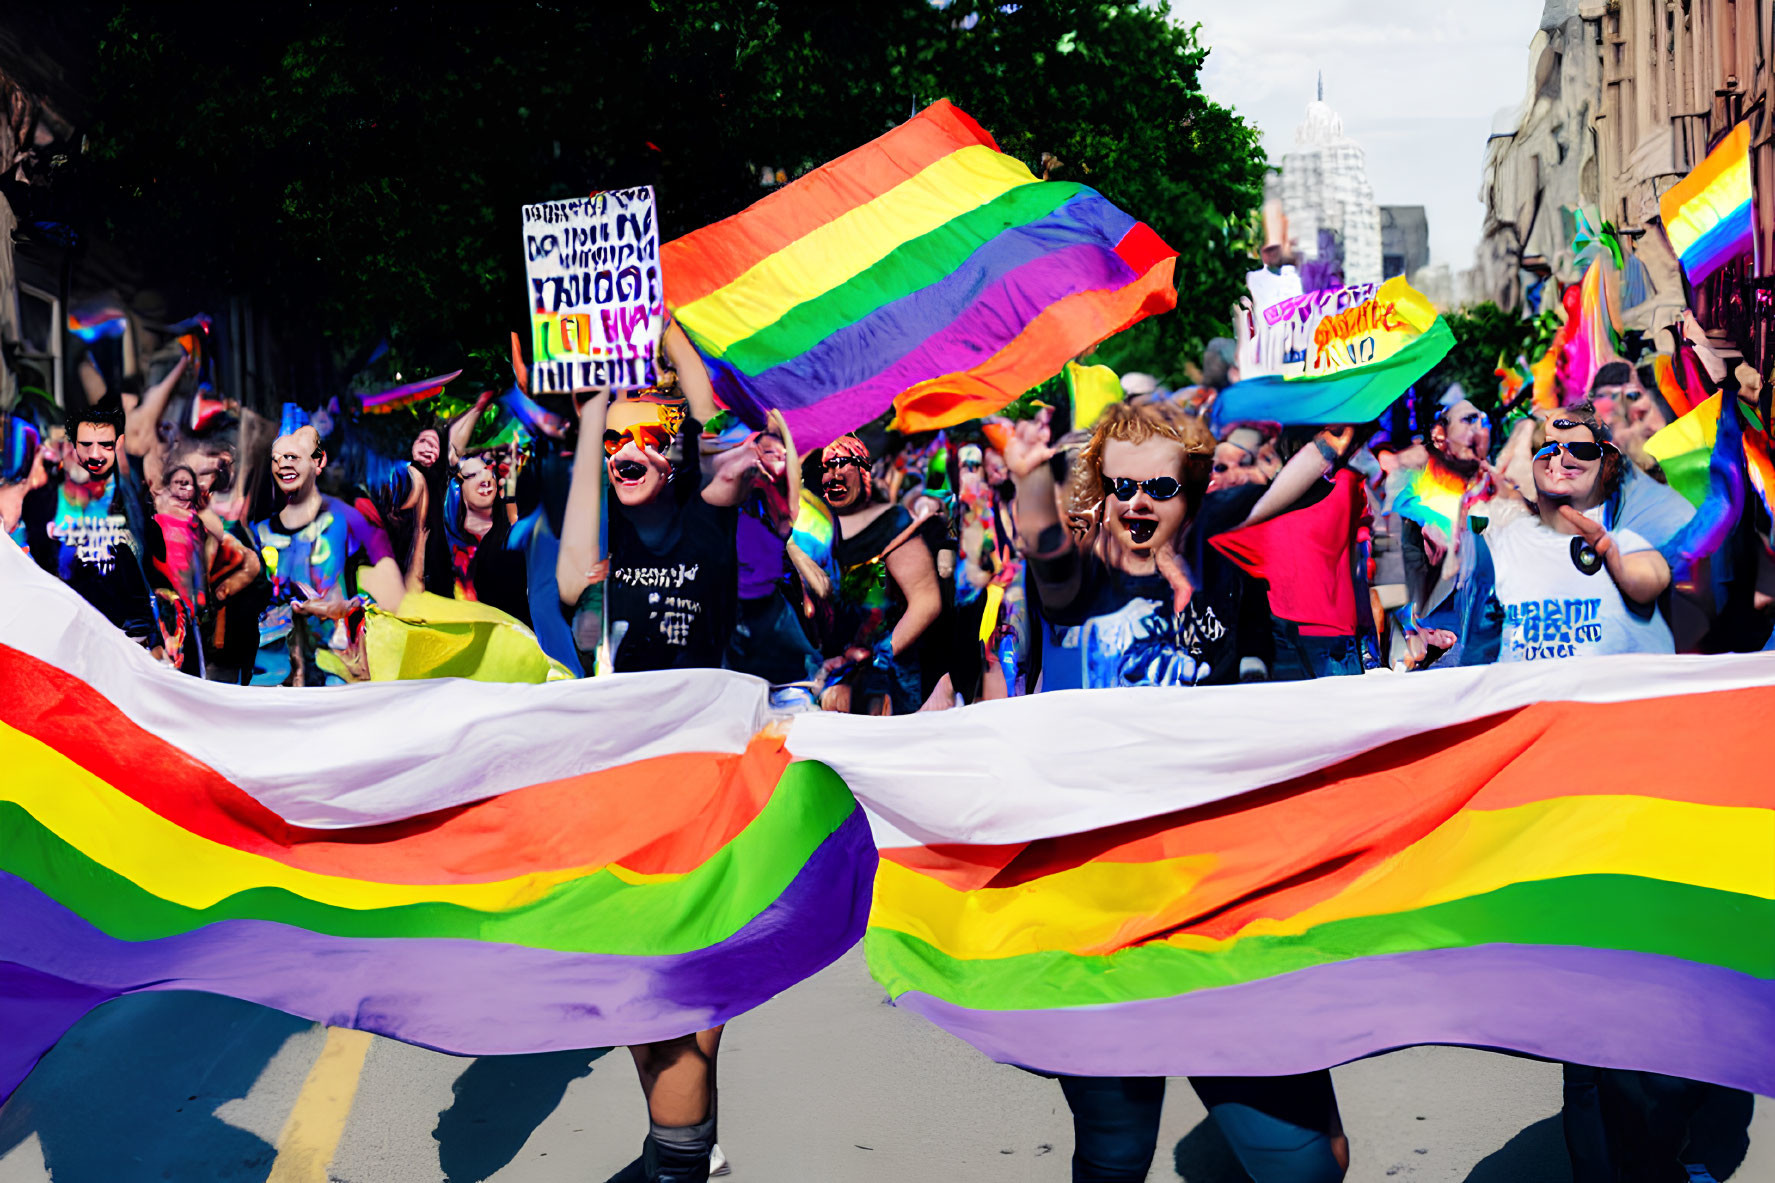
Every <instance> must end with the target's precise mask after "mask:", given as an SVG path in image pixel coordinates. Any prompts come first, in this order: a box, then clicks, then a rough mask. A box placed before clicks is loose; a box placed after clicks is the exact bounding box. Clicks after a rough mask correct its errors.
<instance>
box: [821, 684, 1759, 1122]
mask: <svg viewBox="0 0 1775 1183" xmlns="http://www.w3.org/2000/svg"><path fill="white" fill-rule="evenodd" d="M1772 710H1775V653H1770V654H1748V655H1737V656H1729V657H1717V658H1716V657H1705V658H1702V657H1619V658H1597V659H1590V660H1581V661H1573V662H1562V663H1545V662H1542V663H1535V664H1534V665H1533V666H1532V667H1531V666H1523V665H1516V666H1505V665H1500V666H1492V667H1488V668H1477V669H1460V670H1448V671H1440V672H1438V671H1432V672H1429V673H1425V674H1418V675H1413V676H1411V677H1409V678H1399V677H1393V678H1344V679H1337V680H1336V685H1331V684H1329V683H1326V682H1318V683H1311V682H1297V683H1285V684H1273V685H1260V686H1245V687H1210V688H1195V689H1140V690H1108V691H1081V692H1071V693H1065V694H1043V695H1034V696H1031V697H1028V698H1020V699H1013V700H1010V701H1008V702H989V703H983V704H979V705H977V706H973V707H969V708H968V709H967V711H966V712H960V713H959V714H963V715H965V716H966V717H965V718H954V719H950V718H944V717H942V716H937V717H935V718H933V717H931V716H920V717H919V719H920V722H921V723H923V722H924V720H927V719H929V720H931V721H930V722H929V723H928V724H926V725H924V726H922V727H920V726H917V725H914V724H911V723H908V724H905V725H901V726H898V727H897V728H894V729H891V730H890V729H877V733H876V734H870V733H869V732H868V731H867V730H866V729H865V728H863V727H861V726H859V725H858V724H857V723H855V722H853V721H851V720H848V719H839V718H837V717H835V716H830V715H827V716H821V717H803V718H801V719H798V720H797V722H796V725H795V730H794V732H793V733H792V735H791V742H792V744H793V745H794V747H795V750H796V751H797V753H798V754H801V755H804V756H816V757H822V758H825V759H827V760H829V761H832V762H833V763H834V767H836V768H838V769H839V771H840V772H842V773H843V775H844V776H845V779H846V780H847V782H848V783H850V785H851V787H852V789H853V790H854V791H855V792H856V793H857V795H858V797H859V798H860V799H862V800H864V801H866V802H868V804H869V807H870V809H871V810H872V811H873V813H874V816H873V819H872V820H873V822H874V825H875V832H876V841H877V843H878V844H879V845H880V847H881V848H882V849H881V853H882V862H881V866H880V868H879V870H878V872H877V876H876V883H875V905H874V908H873V910H872V912H871V914H870V919H869V932H868V935H867V936H866V937H865V938H864V942H865V948H866V950H867V952H868V957H869V964H870V967H871V969H872V970H873V972H874V974H875V976H876V978H877V980H878V981H879V982H880V983H881V984H882V985H883V986H884V987H885V988H886V989H887V991H888V993H889V995H890V996H891V998H892V999H893V1000H894V1002H895V1003H896V1004H897V1005H899V1006H903V1007H907V1008H909V1009H912V1010H914V1011H916V1012H918V1013H920V1014H922V1015H924V1016H925V1017H927V1018H928V1019H930V1020H931V1021H933V1022H935V1023H937V1024H938V1025H939V1026H941V1027H943V1028H945V1029H946V1030H948V1031H951V1032H953V1033H954V1034H956V1035H959V1036H960V1037H962V1038H963V1039H966V1040H968V1041H969V1042H971V1043H973V1044H975V1045H976V1046H977V1047H979V1048H980V1049H981V1050H983V1051H985V1052H986V1053H987V1054H989V1055H991V1056H992V1057H993V1058H995V1059H998V1060H1001V1061H1006V1062H1010V1063H1015V1064H1021V1065H1024V1066H1027V1067H1030V1068H1035V1069H1038V1070H1042V1071H1049V1072H1061V1073H1072V1074H1082V1075H1127V1074H1135V1075H1157V1076H1179V1075H1186V1074H1210V1075H1213V1074H1230V1075H1270V1074H1285V1073H1296V1072H1304V1071H1308V1070H1312V1069H1317V1068H1322V1067H1326V1066H1329V1065H1334V1064H1339V1063H1343V1062H1345V1061H1348V1060H1352V1059H1356V1058H1359V1057H1362V1056H1367V1055H1372V1054H1375V1053H1377V1052H1382V1051H1387V1050H1389V1049H1392V1048H1397V1047H1403V1046H1406V1045H1410V1044H1423V1043H1446V1044H1462V1045H1471V1046H1477V1047H1487V1048H1497V1049H1507V1050H1513V1051H1518V1052H1527V1053H1530V1054H1533V1055H1538V1056H1546V1057H1549V1058H1553V1059H1561V1060H1570V1061H1575V1062H1579V1063H1585V1064H1596V1065H1604V1066H1614V1067H1627V1068H1640V1069H1649V1070H1655V1071H1659V1072H1666V1073H1672V1074H1675V1075H1679V1076H1686V1077H1691V1078H1695V1079H1700V1080H1709V1081H1714V1082H1716V1083H1720V1084H1726V1085H1731V1086H1735V1087H1740V1088H1745V1089H1749V1090H1752V1091H1754V1092H1760V1093H1764V1094H1772V1090H1775V1059H1771V1057H1770V1056H1769V1054H1768V1050H1769V1048H1770V1047H1771V1046H1775V858H1771V857H1770V852H1771V851H1772V850H1775V779H1772V778H1771V777H1770V776H1769V775H1768V753H1769V748H1768V741H1767V720H1768V718H1769V713H1770V712H1771V711H1772ZM1676 718H1680V719H1682V720H1684V721H1685V722H1684V727H1685V729H1686V733H1692V734H1693V735H1694V736H1696V737H1697V738H1701V737H1703V736H1704V737H1705V742H1694V743H1689V742H1672V740H1673V735H1672V733H1671V731H1670V730H1669V727H1668V722H1669V720H1672V719H1676ZM1427 719H1434V720H1437V721H1438V724H1439V725H1435V726H1426V725H1425V724H1424V723H1423V722H1422V721H1423V720H1427ZM1253 720H1262V721H1263V723H1262V724H1261V725H1260V726H1257V727H1254V726H1253V724H1252V721H1253ZM1283 720H1286V722H1285V723H1283V722H1281V721H1283ZM1180 721H1182V723H1181V725H1180ZM895 722H896V723H899V721H898V720H896V721H895ZM841 753H842V754H841ZM970 753H971V754H970ZM1580 753H1587V754H1589V755H1590V756H1593V757H1595V758H1586V757H1585V756H1582V755H1580ZM1109 770H1113V771H1109ZM884 819H892V820H891V822H890V821H887V820H884Z"/></svg>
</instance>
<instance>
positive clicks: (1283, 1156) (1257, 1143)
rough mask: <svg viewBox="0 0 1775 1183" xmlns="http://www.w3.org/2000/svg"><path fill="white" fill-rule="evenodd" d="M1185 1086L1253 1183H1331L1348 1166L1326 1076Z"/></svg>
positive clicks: (1209, 1080)
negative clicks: (1208, 1115)
mask: <svg viewBox="0 0 1775 1183" xmlns="http://www.w3.org/2000/svg"><path fill="white" fill-rule="evenodd" d="M1190 1084H1191V1085H1192V1086H1194V1088H1195V1090H1196V1095H1197V1096H1198V1097H1200V1098H1201V1099H1202V1104H1203V1105H1205V1106H1206V1107H1207V1109H1208V1112H1209V1113H1211V1114H1213V1115H1214V1123H1215V1124H1216V1125H1218V1126H1219V1127H1220V1132H1221V1133H1222V1134H1224V1135H1225V1136H1226V1140H1227V1143H1228V1145H1230V1146H1231V1147H1232V1148H1233V1153H1234V1154H1235V1155H1237V1156H1238V1158H1239V1165H1241V1166H1243V1167H1244V1168H1245V1173H1246V1174H1248V1175H1250V1176H1251V1178H1252V1179H1253V1180H1255V1183H1336V1181H1337V1180H1339V1179H1342V1178H1343V1177H1344V1171H1345V1169H1346V1168H1347V1167H1348V1166H1349V1163H1350V1148H1349V1142H1348V1140H1347V1139H1345V1137H1344V1131H1343V1123H1342V1121H1341V1119H1340V1118H1339V1116H1338V1112H1337V1094H1336V1093H1335V1092H1334V1091H1333V1090H1332V1087H1331V1073H1330V1072H1324V1071H1321V1072H1308V1073H1305V1074H1303V1075H1300V1076H1192V1077H1190Z"/></svg>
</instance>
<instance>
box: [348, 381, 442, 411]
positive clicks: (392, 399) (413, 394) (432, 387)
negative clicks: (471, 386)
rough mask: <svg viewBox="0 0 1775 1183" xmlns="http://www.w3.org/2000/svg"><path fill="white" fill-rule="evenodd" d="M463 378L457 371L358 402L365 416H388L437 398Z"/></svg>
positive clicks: (370, 396) (367, 396) (390, 389)
mask: <svg viewBox="0 0 1775 1183" xmlns="http://www.w3.org/2000/svg"><path fill="white" fill-rule="evenodd" d="M461 376H462V371H461V370H456V371H453V372H452V373H448V374H444V375H442V376H440V377H437V378H426V379H423V380H421V381H418V382H408V383H407V384H406V385H404V386H394V387H390V388H389V389H387V390H383V391H379V392H377V393H376V394H366V395H364V396H363V397H362V398H361V399H359V400H358V401H359V402H360V403H362V405H363V408H364V413H365V414H368V415H386V414H388V413H389V412H391V411H398V410H400V409H401V408H402V407H410V406H413V405H414V404H416V403H422V402H424V401H425V400H426V399H429V398H436V397H437V396H438V395H440V394H442V393H444V387H446V386H448V385H449V384H450V383H452V382H454V381H456V379H458V378H460V377H461Z"/></svg>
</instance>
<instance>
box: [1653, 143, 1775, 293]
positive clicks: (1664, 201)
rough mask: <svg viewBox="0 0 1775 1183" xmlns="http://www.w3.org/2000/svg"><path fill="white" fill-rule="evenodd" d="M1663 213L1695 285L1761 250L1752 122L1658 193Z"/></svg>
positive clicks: (1674, 245) (1672, 244) (1673, 243)
mask: <svg viewBox="0 0 1775 1183" xmlns="http://www.w3.org/2000/svg"><path fill="white" fill-rule="evenodd" d="M1658 215H1659V217H1661V218H1662V219H1663V220H1664V233H1665V235H1666V236H1667V237H1668V238H1669V239H1670V247H1671V249H1672V250H1674V251H1675V252H1676V255H1677V258H1679V259H1681V260H1682V264H1683V270H1684V271H1685V272H1686V273H1687V274H1688V276H1689V282H1690V283H1692V284H1698V283H1700V282H1701V281H1702V280H1704V279H1706V278H1707V277H1708V276H1709V275H1712V274H1713V273H1714V272H1715V271H1718V270H1719V269H1720V268H1721V267H1724V266H1725V265H1726V264H1727V263H1729V262H1731V261H1732V260H1733V259H1735V258H1737V257H1738V256H1739V255H1744V254H1749V253H1750V252H1752V251H1753V250H1755V249H1756V203H1755V200H1754V193H1753V191H1752V187H1751V170H1750V123H1749V122H1748V121H1746V122H1744V123H1740V124H1739V125H1738V126H1737V127H1734V128H1733V129H1732V130H1731V132H1730V133H1728V134H1727V136H1726V138H1725V139H1723V140H1721V141H1720V142H1719V145H1718V146H1717V147H1715V148H1714V150H1713V151H1711V152H1709V153H1708V154H1707V159H1705V160H1703V161H1702V162H1701V163H1700V164H1697V165H1696V166H1695V168H1694V171H1692V172H1690V173H1689V175H1688V176H1686V177H1684V178H1683V179H1682V180H1680V181H1678V182H1677V183H1676V184H1674V185H1672V186H1671V187H1670V189H1669V190H1668V191H1667V192H1665V194H1664V195H1663V196H1662V197H1660V198H1658Z"/></svg>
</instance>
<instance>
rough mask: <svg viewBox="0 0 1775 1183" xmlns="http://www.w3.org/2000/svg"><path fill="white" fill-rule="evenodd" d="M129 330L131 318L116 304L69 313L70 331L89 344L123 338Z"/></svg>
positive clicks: (80, 309)
mask: <svg viewBox="0 0 1775 1183" xmlns="http://www.w3.org/2000/svg"><path fill="white" fill-rule="evenodd" d="M128 330H129V317H128V316H126V315H125V314H124V311H123V309H121V308H118V307H117V306H116V305H114V304H105V305H101V306H95V307H91V308H79V309H75V310H74V311H72V312H70V313H68V331H69V332H70V333H73V334H74V335H75V336H76V337H79V338H80V339H81V340H82V341H85V342H86V343H87V344H89V345H90V344H92V343H93V342H94V341H103V340H106V339H108V338H112V337H121V336H123V334H124V333H125V332H127V331H128Z"/></svg>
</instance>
